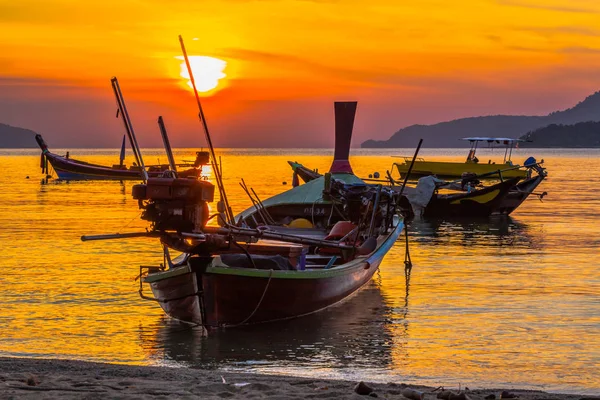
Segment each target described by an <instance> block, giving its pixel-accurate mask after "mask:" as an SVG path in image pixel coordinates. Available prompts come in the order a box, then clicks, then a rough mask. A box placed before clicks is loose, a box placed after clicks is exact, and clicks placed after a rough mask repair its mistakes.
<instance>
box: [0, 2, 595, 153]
mask: <svg viewBox="0 0 600 400" xmlns="http://www.w3.org/2000/svg"><path fill="white" fill-rule="evenodd" d="M179 34H181V35H182V36H183V38H184V39H185V41H186V46H187V48H188V53H189V54H190V55H195V56H208V57H213V58H217V59H220V60H222V61H223V63H222V65H224V69H223V70H222V73H223V74H224V75H225V77H222V78H221V79H220V80H218V86H217V88H215V89H214V90H212V91H211V92H209V93H208V94H205V96H204V97H203V105H204V111H205V114H206V117H207V121H208V124H209V127H210V128H211V133H212V136H213V141H214V143H215V145H217V146H222V147H330V146H332V144H333V105H332V101H334V100H358V101H359V106H358V114H357V119H356V125H355V135H354V140H353V145H354V146H358V145H359V144H360V142H362V141H364V140H366V139H369V138H373V139H387V138H389V137H390V136H391V135H392V134H393V133H394V132H395V131H396V130H398V129H399V128H401V127H404V126H407V125H411V124H415V123H423V124H425V123H434V122H440V121H444V120H449V119H454V118H459V117H468V116H477V115H489V114H546V113H548V112H551V111H554V110H557V109H564V108H567V107H571V106H573V105H574V104H575V103H577V102H578V101H581V100H583V98H585V97H586V96H587V95H589V94H591V93H593V92H595V91H597V90H600V2H599V1H598V0H570V1H566V0H463V1H459V0H457V1H447V0H422V1H421V0H420V1H400V0H387V1H383V0H371V1H364V0H360V1H359V0H323V1H319V0H314V1H311V0H302V1H298V0H280V1H269V0H249V1H244V0H230V1H217V0H202V1H192V0H170V1H159V0H119V1H115V0H103V1H96V0H90V1H87V2H83V1H80V0H77V1H76V0H18V1H17V0H12V1H7V0H0V122H2V123H7V124H10V125H14V126H20V127H24V128H30V129H33V130H35V131H37V132H39V133H42V134H43V135H44V136H45V139H46V141H47V142H48V144H49V145H50V146H51V147H85V146H99V147H118V146H119V145H120V140H121V137H122V135H123V131H122V126H121V124H120V121H118V120H117V119H116V118H115V111H116V105H115V101H114V99H113V97H112V91H111V88H110V78H111V77H112V76H117V77H118V78H119V81H120V84H121V88H122V90H123V93H124V95H125V99H126V102H127V105H128V107H129V111H130V115H131V117H132V121H133V125H134V127H135V129H136V133H137V135H138V137H139V139H138V140H139V142H140V144H141V145H142V146H148V147H150V146H153V147H158V146H160V143H161V142H160V136H159V130H158V127H157V125H156V123H155V121H156V118H157V117H158V115H163V116H164V118H165V122H166V124H167V128H168V129H169V133H170V136H171V140H172V142H173V145H174V146H177V147H200V146H202V145H204V140H203V136H202V134H201V130H200V125H199V124H198V123H197V119H196V113H197V110H196V106H195V102H194V99H193V95H192V92H191V89H189V87H188V86H187V84H186V80H185V79H184V78H182V77H181V76H180V73H181V67H180V64H181V62H182V61H181V59H180V58H178V56H181V50H180V47H179V42H178V38H177V36H178V35H179ZM215 65H217V67H214V66H213V69H214V68H216V69H219V67H218V65H221V64H218V61H217V64H215ZM211 73H219V71H217V72H214V71H213V72H211ZM197 74H200V72H197ZM196 78H197V79H198V80H199V79H200V78H201V77H200V76H199V75H198V76H196Z"/></svg>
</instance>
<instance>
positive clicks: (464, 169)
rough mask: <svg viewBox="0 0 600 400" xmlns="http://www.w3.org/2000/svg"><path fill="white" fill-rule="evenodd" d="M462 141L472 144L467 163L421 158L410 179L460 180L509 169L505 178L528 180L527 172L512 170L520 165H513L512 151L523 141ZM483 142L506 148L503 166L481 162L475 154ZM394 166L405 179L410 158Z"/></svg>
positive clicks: (488, 139) (492, 138)
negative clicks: (464, 177) (472, 175)
mask: <svg viewBox="0 0 600 400" xmlns="http://www.w3.org/2000/svg"><path fill="white" fill-rule="evenodd" d="M461 140H467V141H469V142H470V143H471V148H470V150H469V153H468V155H467V159H466V160H465V162H447V161H426V160H425V159H423V158H419V159H417V160H416V161H415V163H414V166H413V168H412V170H411V172H410V175H409V178H410V179H415V178H420V177H423V176H429V175H435V176H436V177H438V178H440V179H454V178H460V177H461V176H462V175H463V174H464V173H470V174H475V175H484V174H487V173H490V172H495V171H497V170H499V169H508V171H506V172H505V173H504V175H503V176H504V178H517V177H518V178H521V179H525V178H526V176H527V175H526V174H527V173H526V171H524V170H523V169H519V168H512V167H518V165H515V164H513V162H512V161H511V156H512V151H513V149H514V148H515V146H517V144H518V143H519V142H523V140H522V139H512V138H495V137H467V138H463V139H461ZM482 142H483V143H488V144H489V145H490V146H495V145H501V146H504V148H505V151H504V159H503V161H502V163H501V164H500V163H498V164H496V162H494V161H492V160H491V159H490V160H489V161H488V162H480V161H479V159H478V158H477V156H476V155H475V153H476V152H477V147H478V145H479V143H482ZM393 166H394V167H395V169H397V170H398V172H399V173H400V176H402V177H404V176H405V175H406V174H407V173H408V169H409V167H410V159H409V158H408V157H404V161H403V162H400V163H394V164H393ZM490 179H493V178H490Z"/></svg>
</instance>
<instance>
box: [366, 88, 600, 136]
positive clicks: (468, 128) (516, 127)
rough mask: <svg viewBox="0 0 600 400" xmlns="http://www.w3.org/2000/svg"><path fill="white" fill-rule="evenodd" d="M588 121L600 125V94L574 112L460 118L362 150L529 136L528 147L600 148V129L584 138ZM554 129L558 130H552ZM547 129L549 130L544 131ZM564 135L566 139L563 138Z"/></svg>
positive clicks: (415, 128) (416, 129) (399, 133)
mask: <svg viewBox="0 0 600 400" xmlns="http://www.w3.org/2000/svg"><path fill="white" fill-rule="evenodd" d="M588 121H600V91H599V92H596V93H594V94H592V95H591V96H588V97H587V98H586V99H585V100H583V101H582V102H580V103H578V104H577V105H576V106H574V107H572V108H569V109H566V110H564V111H555V112H552V113H550V114H548V115H544V116H526V115H492V116H487V117H471V118H460V119H455V120H452V121H448V122H441V123H438V124H433V125H411V126H407V127H406V128H402V129H400V130H399V131H397V132H396V133H394V134H393V135H392V137H390V138H389V139H388V140H367V141H366V142H363V143H362V145H361V147H362V148H394V147H405V148H406V147H409V148H412V147H415V146H416V145H417V143H418V141H419V139H421V138H423V146H424V147H469V142H466V141H462V140H459V139H461V138H463V137H469V136H488V137H511V138H518V137H521V136H523V135H526V134H530V135H531V136H530V137H529V139H530V140H533V143H528V144H527V145H528V146H529V147H599V145H598V140H599V139H598V138H599V135H600V134H599V133H598V131H597V128H596V131H595V132H596V133H595V134H594V128H593V127H592V125H590V126H586V128H585V129H586V130H585V131H586V132H587V133H585V134H584V133H583V132H584V130H583V129H584V128H583V127H582V126H579V123H581V122H588ZM573 124H576V125H573ZM552 125H554V126H555V128H551V126H552ZM544 127H547V129H540V128H544ZM556 127H561V128H560V129H558V128H556ZM537 129H540V130H539V131H536V130H537ZM575 131H577V132H580V133H578V135H580V140H577V142H576V143H575V142H574V141H573V140H572V137H571V133H573V132H575ZM534 133H535V134H534ZM546 133H551V135H552V136H553V137H554V139H552V140H550V139H549V138H544V135H545V134H546ZM563 134H564V137H561V135H563ZM545 143H547V144H545ZM550 143H552V144H550Z"/></svg>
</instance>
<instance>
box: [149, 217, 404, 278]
mask: <svg viewBox="0 0 600 400" xmlns="http://www.w3.org/2000/svg"><path fill="white" fill-rule="evenodd" d="M404 227H405V226H404V220H403V219H402V218H400V217H398V222H397V224H396V226H395V227H394V228H393V229H391V230H390V232H389V233H388V234H387V235H380V237H381V236H383V237H384V238H383V239H382V240H381V242H380V244H379V245H378V246H377V248H376V249H375V250H374V251H373V252H371V253H370V254H367V255H364V256H360V257H357V258H355V259H354V260H351V261H349V262H347V263H344V264H341V265H339V266H334V267H331V268H328V269H312V270H311V269H310V268H307V269H305V270H292V271H286V270H269V269H254V268H235V267H220V266H208V267H207V268H206V270H205V271H204V273H205V274H215V275H236V276H245V277H254V278H278V279H320V278H329V277H335V276H339V275H345V274H347V273H348V271H352V270H355V269H360V268H368V267H370V264H371V263H372V262H373V261H374V260H375V259H377V258H380V257H382V256H385V254H386V253H387V252H388V250H389V249H390V248H391V247H392V246H393V244H394V243H395V242H396V239H397V237H398V236H400V232H401V231H402V229H403V228H404ZM392 238H394V239H393V240H392ZM382 253H383V255H382ZM365 264H368V265H367V266H365ZM191 272H193V271H192V269H191V267H190V266H189V264H185V265H182V266H180V267H176V268H173V269H169V270H166V271H160V272H154V273H152V274H149V275H147V276H146V277H145V278H144V282H146V283H153V282H158V281H161V280H163V279H168V278H172V277H175V276H179V275H183V274H186V273H191Z"/></svg>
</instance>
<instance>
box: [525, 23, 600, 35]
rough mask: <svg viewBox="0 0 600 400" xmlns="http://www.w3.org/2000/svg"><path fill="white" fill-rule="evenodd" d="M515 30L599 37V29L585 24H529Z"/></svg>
mask: <svg viewBox="0 0 600 400" xmlns="http://www.w3.org/2000/svg"><path fill="white" fill-rule="evenodd" d="M517 30H520V31H526V32H535V33H539V34H541V35H544V36H554V35H558V34H570V35H579V36H590V37H600V30H598V29H593V28H589V27H585V26H572V25H571V26H568V25H567V26H530V27H521V28H517Z"/></svg>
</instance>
